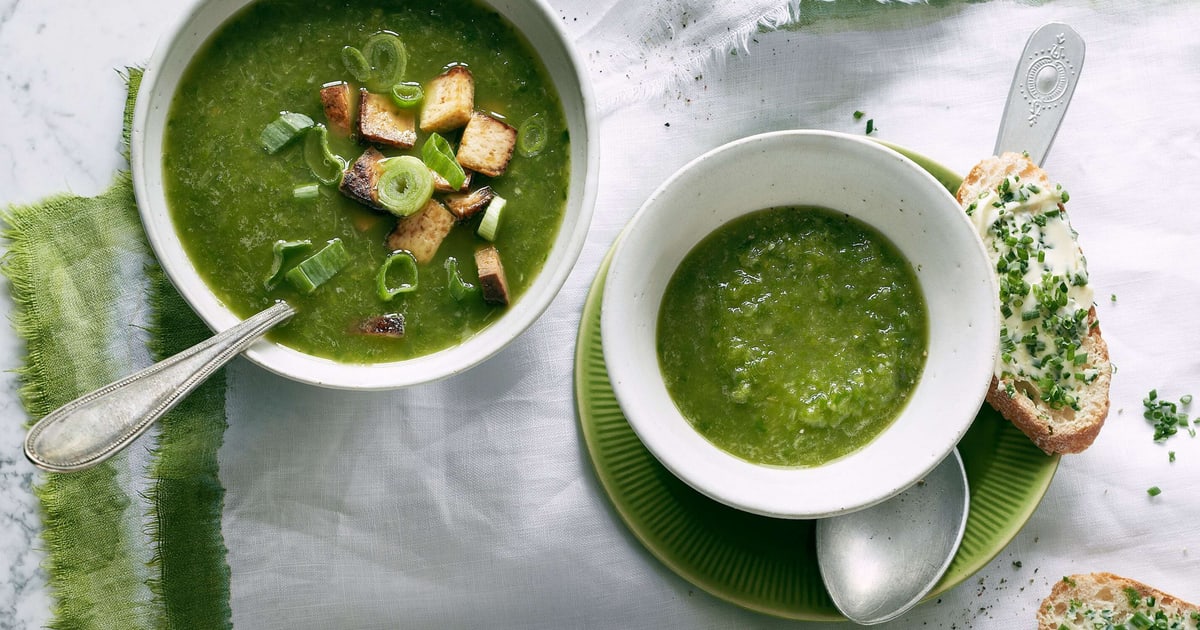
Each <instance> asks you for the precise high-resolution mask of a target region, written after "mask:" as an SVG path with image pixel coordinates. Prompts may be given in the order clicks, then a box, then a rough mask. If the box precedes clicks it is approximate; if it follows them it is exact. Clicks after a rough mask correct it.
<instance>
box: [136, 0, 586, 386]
mask: <svg viewBox="0 0 1200 630" xmlns="http://www.w3.org/2000/svg"><path fill="white" fill-rule="evenodd" d="M481 1H482V2H483V3H484V4H487V5H489V6H491V7H492V8H494V9H495V10H496V11H498V12H499V13H500V14H502V15H504V16H505V17H506V18H507V19H508V20H509V21H510V22H512V23H513V24H514V25H515V26H516V27H517V29H518V30H520V31H521V32H522V33H523V34H524V35H525V37H526V38H527V39H528V40H529V43H530V44H531V45H532V47H533V49H534V50H535V51H537V53H538V55H539V56H540V57H541V58H542V62H543V63H544V64H545V66H546V70H547V71H548V72H549V74H550V77H551V80H552V81H553V82H554V86H555V88H557V90H558V94H559V97H560V98H561V100H562V106H563V111H564V113H565V114H566V118H567V127H568V130H569V132H570V134H571V178H570V189H569V193H568V196H567V205H566V213H565V215H564V216H563V222H562V227H561V228H560V229H559V232H558V236H557V238H556V240H555V242H554V245H553V247H552V248H551V250H550V254H549V256H548V257H547V259H546V263H545V266H544V267H543V268H542V271H541V273H540V274H539V275H538V278H537V279H536V280H535V281H534V282H533V284H532V285H531V286H530V287H529V289H528V290H527V291H526V292H525V294H524V295H523V296H521V298H520V300H518V301H517V302H516V303H515V304H514V305H513V306H511V307H510V308H509V311H508V312H507V313H505V315H504V316H503V317H501V318H500V319H499V320H498V321H496V322H495V323H493V324H492V325H490V326H489V327H487V328H485V329H484V330H482V331H481V332H479V333H477V334H475V335H474V336H473V337H471V338H470V339H468V340H467V341H465V342H463V343H461V344H459V345H457V346H454V347H451V348H447V349H445V350H442V351H439V352H436V353H433V354H429V355H426V356H422V357H418V358H414V359H409V360H406V361H396V362H391V363H374V364H349V363H338V362H335V361H331V360H328V359H322V358H319V357H314V356H312V355H308V354H304V353H302V352H299V351H296V350H293V349H291V348H288V347H286V346H282V345H279V344H276V343H273V342H270V341H266V340H261V341H259V342H257V343H255V344H254V345H253V346H251V347H250V348H249V349H248V350H246V352H245V355H246V356H247V357H248V358H249V359H250V360H251V361H254V362H255V363H257V364H259V365H261V366H262V367H264V368H266V369H268V370H271V371H272V372H276V373H278V374H281V375H283V376H286V377H289V378H292V379H295V380H297V381H302V382H306V383H312V384H314V385H321V386H326V387H335V388H341V389H389V388H394V387H403V386H407V385H414V384H417V383H423V382H428V381H433V380H437V379H440V378H444V377H447V376H450V375H452V374H456V373H458V372H462V371H464V370H466V369H468V368H470V367H472V366H474V365H476V364H478V363H480V362H482V361H483V360H485V359H487V358H488V357H490V356H492V355H494V354H495V353H496V352H499V351H500V349H501V348H503V347H504V346H505V345H507V344H508V343H509V342H510V341H512V340H513V339H514V338H516V337H517V335H519V334H521V332H523V331H524V330H525V329H526V328H528V327H529V326H530V325H531V324H532V323H533V322H534V321H535V320H536V319H537V318H538V317H539V316H540V315H541V314H542V313H543V312H544V311H545V310H546V307H548V306H549V305H550V302H551V301H552V300H553V299H554V297H555V295H557V294H558V290H559V289H560V288H561V287H562V285H563V282H565V281H566V279H567V275H568V274H569V273H570V271H571V268H572V267H573V266H574V264H575V261H576V259H577V258H578V257H579V252H580V250H581V249H582V248H583V242H584V238H585V236H586V235H587V230H588V227H589V225H590V224H591V215H592V206H593V205H594V203H595V197H596V183H595V182H596V170H597V167H598V164H599V154H598V150H599V145H598V143H597V141H596V125H595V122H594V121H595V112H594V105H593V103H594V99H593V98H592V92H591V87H590V85H589V84H588V82H587V78H586V73H585V71H584V68H585V66H584V65H583V63H582V62H581V60H580V59H579V58H578V56H577V55H576V54H575V51H574V50H573V49H572V47H571V45H570V44H569V40H568V38H567V37H566V35H565V34H564V33H563V31H562V30H561V28H560V27H559V21H560V19H559V18H558V17H557V15H556V14H555V13H554V11H553V10H551V9H550V8H549V7H548V6H546V4H545V3H544V2H542V1H541V0H481ZM251 2H252V0H202V1H200V2H198V3H197V4H196V6H195V7H193V8H192V10H191V11H190V12H188V13H187V14H186V15H185V16H184V17H183V19H182V20H181V22H180V23H179V25H178V26H177V27H176V28H175V30H174V31H173V32H171V33H169V34H167V35H166V36H165V37H164V38H163V39H162V40H161V41H160V42H159V44H158V48H157V49H156V50H155V53H154V56H153V57H152V59H151V61H150V64H149V65H148V66H147V68H146V73H145V75H144V76H143V78H142V85H141V88H140V90H139V91H138V98H137V105H136V109H135V111H134V119H133V134H132V138H131V152H132V155H131V158H132V160H131V163H132V168H133V183H134V193H135V195H136V197H137V203H138V209H139V211H140V212H141V217H142V222H143V224H144V225H145V227H146V233H147V235H148V236H149V239H150V245H151V246H152V247H153V249H154V253H155V255H156V256H157V257H158V260H159V262H160V263H161V264H162V266H163V269H164V271H165V272H166V274H167V276H168V277H169V278H170V279H171V282H172V283H173V284H174V285H175V288H176V289H178V290H179V292H180V293H181V294H182V295H183V297H184V299H186V300H187V302H188V304H189V305H191V307H192V309H194V310H195V311H196V313H197V314H199V315H200V317H201V318H202V319H203V320H204V321H205V323H207V324H208V326H209V327H210V328H212V329H213V330H217V331H220V330H224V329H226V328H229V327H231V326H233V325H235V324H237V323H238V321H240V319H239V318H238V317H237V316H236V315H234V314H233V312H231V311H230V310H229V309H228V308H227V307H226V306H225V305H224V304H222V303H221V301H220V300H218V299H217V297H216V296H215V295H214V294H213V293H212V291H210V290H209V288H208V286H207V285H205V284H204V281H203V280H201V279H200V275H199V274H198V273H197V272H196V269H195V267H193V266H192V263H191V261H190V260H188V258H187V256H186V254H185V253H184V250H183V247H182V245H181V244H180V242H179V236H178V235H177V234H176V232H175V226H174V225H173V224H172V222H171V217H170V215H169V213H168V211H167V200H166V196H165V195H164V193H163V183H162V182H163V177H162V144H163V130H164V126H165V123H166V116H167V113H168V110H169V108H170V105H171V98H172V97H173V96H174V94H175V88H176V86H177V85H178V84H179V80H180V77H181V76H182V74H183V72H184V70H185V69H186V68H187V64H188V62H189V61H190V60H191V58H192V56H193V55H195V54H196V52H197V51H198V50H199V49H200V47H201V46H202V45H203V44H204V42H205V41H206V40H207V39H208V38H209V36H211V35H212V34H213V33H214V32H215V31H216V30H217V29H218V28H219V27H220V26H221V25H222V24H223V23H224V22H225V21H226V20H228V19H229V18H230V17H231V16H233V15H234V14H235V13H237V12H238V11H239V10H241V9H242V8H243V7H245V6H246V5H248V4H250V3H251Z"/></svg>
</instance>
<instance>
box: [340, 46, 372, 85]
mask: <svg viewBox="0 0 1200 630" xmlns="http://www.w3.org/2000/svg"><path fill="white" fill-rule="evenodd" d="M342 65H343V66H346V72H349V73H350V76H352V77H354V80H355V81H358V82H359V83H365V82H366V80H367V79H369V78H371V64H369V63H367V58H366V57H365V56H363V54H362V51H361V50H359V49H357V48H355V47H353V46H343V47H342Z"/></svg>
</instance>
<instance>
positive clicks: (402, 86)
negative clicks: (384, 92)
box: [392, 83, 425, 109]
mask: <svg viewBox="0 0 1200 630" xmlns="http://www.w3.org/2000/svg"><path fill="white" fill-rule="evenodd" d="M423 100H425V90H424V88H422V87H421V84H420V83H397V84H396V85H393V86H392V102H394V103H395V104H396V107H400V108H403V109H408V108H410V107H416V106H417V105H420V104H421V101H423Z"/></svg>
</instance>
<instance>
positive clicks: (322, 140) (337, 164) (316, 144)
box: [304, 123, 346, 184]
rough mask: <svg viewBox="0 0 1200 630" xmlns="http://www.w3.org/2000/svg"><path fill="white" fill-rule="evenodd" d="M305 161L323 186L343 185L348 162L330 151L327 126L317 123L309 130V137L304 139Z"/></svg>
mask: <svg viewBox="0 0 1200 630" xmlns="http://www.w3.org/2000/svg"><path fill="white" fill-rule="evenodd" d="M304 161H305V163H307V164H308V168H309V170H311V171H312V174H313V176H314V177H316V178H317V181H319V182H321V183H322V184H338V183H341V181H342V171H344V170H346V161H345V160H343V159H342V158H340V157H338V156H336V155H334V154H333V151H330V150H329V131H328V130H326V129H325V125H322V124H320V123H317V124H316V125H313V126H312V128H311V129H309V130H308V137H307V138H305V139H304Z"/></svg>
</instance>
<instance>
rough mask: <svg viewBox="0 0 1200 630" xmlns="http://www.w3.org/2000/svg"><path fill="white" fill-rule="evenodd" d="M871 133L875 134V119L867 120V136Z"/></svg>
mask: <svg viewBox="0 0 1200 630" xmlns="http://www.w3.org/2000/svg"><path fill="white" fill-rule="evenodd" d="M872 133H875V119H874V118H869V119H867V135H868V136H869V135H871V134H872Z"/></svg>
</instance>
